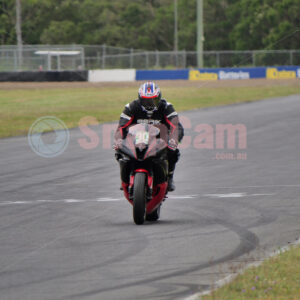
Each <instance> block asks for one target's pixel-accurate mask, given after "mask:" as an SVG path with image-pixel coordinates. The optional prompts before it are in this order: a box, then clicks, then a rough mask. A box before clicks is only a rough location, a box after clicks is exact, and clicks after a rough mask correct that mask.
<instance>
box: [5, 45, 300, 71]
mask: <svg viewBox="0 0 300 300" xmlns="http://www.w3.org/2000/svg"><path fill="white" fill-rule="evenodd" d="M203 60H204V67H205V68H216V67H217V68H223V67H250V66H253V67H255V66H280V65H286V66H288V65H300V50H254V51H204V52H203ZM195 67H197V53H196V52H195V51H178V52H173V51H172V52H165V51H143V50H136V49H126V48H118V47H111V46H106V45H99V46H85V45H66V46H61V45H26V46H23V48H22V51H21V52H20V51H19V50H18V49H17V47H16V46H0V71H21V70H26V71H31V70H49V71H50V70H82V69H87V70H93V69H115V68H119V69H126V68H135V69H174V68H182V69H185V68H195Z"/></svg>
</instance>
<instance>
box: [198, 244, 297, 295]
mask: <svg viewBox="0 0 300 300" xmlns="http://www.w3.org/2000/svg"><path fill="white" fill-rule="evenodd" d="M299 270H300V246H297V247H292V248H291V249H290V250H288V251H286V252H282V253H280V254H279V255H278V256H274V257H271V258H269V259H267V260H266V261H264V262H263V263H262V264H261V265H260V266H259V267H251V268H249V269H247V270H246V271H245V272H244V273H243V274H241V275H238V276H237V277H236V278H235V279H234V280H233V281H232V282H231V283H229V284H227V285H225V286H223V287H221V288H220V289H218V290H216V291H214V292H213V293H212V294H211V295H209V296H203V297H202V298H201V299H203V300H213V299H215V300H232V299H235V300H239V299H240V300H246V299H247V300H251V299H261V300H271V299H272V300H273V299H274V300H275V299H276V300H286V299H289V300H296V299H297V300H299V299H300V271H299Z"/></svg>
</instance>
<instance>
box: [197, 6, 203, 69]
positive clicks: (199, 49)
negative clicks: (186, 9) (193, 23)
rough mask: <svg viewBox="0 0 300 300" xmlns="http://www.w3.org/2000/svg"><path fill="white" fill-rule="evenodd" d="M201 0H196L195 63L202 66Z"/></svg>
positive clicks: (199, 66)
mask: <svg viewBox="0 0 300 300" xmlns="http://www.w3.org/2000/svg"><path fill="white" fill-rule="evenodd" d="M203 24H204V22H203V0H197V64H198V68H203V42H204V36H203V31H204V30H203V27H204V26H203Z"/></svg>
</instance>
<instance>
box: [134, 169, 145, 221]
mask: <svg viewBox="0 0 300 300" xmlns="http://www.w3.org/2000/svg"><path fill="white" fill-rule="evenodd" d="M145 216H146V174H145V173H136V174H135V177H134V184H133V220H134V223H135V224H137V225H142V224H144V221H145Z"/></svg>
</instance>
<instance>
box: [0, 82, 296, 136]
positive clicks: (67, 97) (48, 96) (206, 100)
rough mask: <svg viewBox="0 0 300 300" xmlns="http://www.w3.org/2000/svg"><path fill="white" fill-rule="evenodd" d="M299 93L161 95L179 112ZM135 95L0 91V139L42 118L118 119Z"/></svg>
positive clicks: (113, 90)
mask: <svg viewBox="0 0 300 300" xmlns="http://www.w3.org/2000/svg"><path fill="white" fill-rule="evenodd" d="M297 93H300V85H298V84H291V85H289V86H267V87H264V86H257V87H226V88H224V87H218V88H208V87H196V86H193V87H180V86H178V87H176V86H175V85H174V87H164V88H163V96H164V97H166V98H167V99H168V100H169V101H171V102H172V103H173V104H174V106H175V108H176V109H177V110H178V111H183V110H190V109H194V108H202V107H209V106H217V105H226V104H231V103H239V102H244V101H254V100H259V99H264V98H268V97H277V96H286V95H291V94H297ZM136 96H137V88H136V87H123V86H122V87H120V86H117V85H116V86H114V87H107V86H106V87H98V88H97V87H91V88H70V87H67V88H57V89H55V88H49V89H16V90H4V89H2V90H0V137H10V136H17V135H26V134H27V132H28V129H29V128H30V126H31V124H32V123H33V122H34V121H35V120H36V119H37V118H38V117H41V116H56V117H58V118H60V119H62V120H63V121H64V122H65V123H66V124H67V126H68V127H69V128H73V127H77V126H78V123H79V120H80V119H81V118H82V117H85V116H92V117H95V118H97V120H98V121H99V122H100V123H102V122H108V121H114V120H117V119H118V118H119V115H120V113H121V111H122V110H123V106H124V105H125V104H126V103H128V102H129V101H131V100H133V99H135V97H136Z"/></svg>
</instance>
